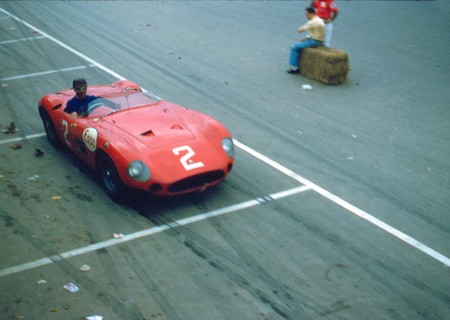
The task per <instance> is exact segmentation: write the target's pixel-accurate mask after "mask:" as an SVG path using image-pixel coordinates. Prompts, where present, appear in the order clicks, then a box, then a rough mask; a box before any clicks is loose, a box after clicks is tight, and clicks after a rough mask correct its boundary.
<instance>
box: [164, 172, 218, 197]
mask: <svg viewBox="0 0 450 320" xmlns="http://www.w3.org/2000/svg"><path fill="white" fill-rule="evenodd" d="M224 177H225V173H224V172H223V171H222V170H216V171H210V172H206V173H202V174H198V175H196V176H192V177H189V178H186V179H183V180H180V181H177V182H175V183H173V184H172V185H170V186H169V192H170V193H180V192H184V191H187V190H192V189H197V188H200V187H202V186H205V187H206V186H208V184H210V183H214V182H219V181H220V180H222V179H223V178H224Z"/></svg>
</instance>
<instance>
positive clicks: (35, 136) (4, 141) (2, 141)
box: [0, 132, 45, 145]
mask: <svg viewBox="0 0 450 320" xmlns="http://www.w3.org/2000/svg"><path fill="white" fill-rule="evenodd" d="M43 136H45V132H43V133H36V134H30V135H27V136H25V137H17V138H12V139H7V140H0V145H1V144H7V143H14V142H20V141H24V140H29V139H35V138H40V137H43Z"/></svg>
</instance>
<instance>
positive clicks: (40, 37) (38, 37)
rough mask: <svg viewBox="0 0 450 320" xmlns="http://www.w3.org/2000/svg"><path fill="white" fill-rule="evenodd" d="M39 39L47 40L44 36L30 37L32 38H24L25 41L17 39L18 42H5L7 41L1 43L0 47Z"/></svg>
mask: <svg viewBox="0 0 450 320" xmlns="http://www.w3.org/2000/svg"><path fill="white" fill-rule="evenodd" d="M39 39H46V37H44V36H37V37H30V38H23V39H16V40H5V41H0V45H4V44H10V43H17V42H24V41H33V40H39Z"/></svg>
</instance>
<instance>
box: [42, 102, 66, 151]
mask: <svg viewBox="0 0 450 320" xmlns="http://www.w3.org/2000/svg"><path fill="white" fill-rule="evenodd" d="M39 115H40V116H41V119H42V123H43V124H44V129H45V134H46V135H47V139H48V141H50V143H51V144H52V145H53V146H54V147H55V148H59V147H60V146H61V142H60V141H59V138H58V134H57V133H56V129H55V125H54V124H53V121H52V119H51V118H50V115H49V114H48V112H47V111H46V110H45V109H44V108H39Z"/></svg>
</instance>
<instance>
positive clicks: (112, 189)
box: [98, 154, 126, 202]
mask: <svg viewBox="0 0 450 320" xmlns="http://www.w3.org/2000/svg"><path fill="white" fill-rule="evenodd" d="M98 173H99V178H100V182H101V184H102V186H103V187H104V188H105V190H106V192H107V193H108V195H109V196H110V197H111V199H113V200H114V201H119V202H120V201H122V200H123V199H124V196H125V191H126V188H125V185H124V183H123V182H122V179H120V176H119V173H118V172H117V169H116V166H115V165H114V162H113V161H112V160H111V158H110V157H108V156H107V155H106V154H102V155H100V159H99V162H98Z"/></svg>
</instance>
